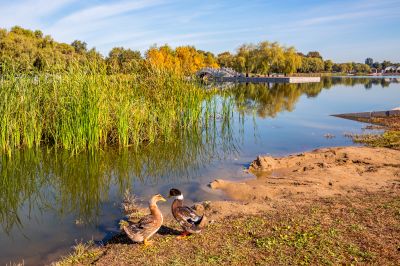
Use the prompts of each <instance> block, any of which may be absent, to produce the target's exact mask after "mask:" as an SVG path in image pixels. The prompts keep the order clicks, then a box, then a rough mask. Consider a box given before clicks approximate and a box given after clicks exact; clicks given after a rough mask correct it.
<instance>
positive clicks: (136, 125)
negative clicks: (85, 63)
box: [0, 67, 210, 155]
mask: <svg viewBox="0 0 400 266" xmlns="http://www.w3.org/2000/svg"><path fill="white" fill-rule="evenodd" d="M0 86H1V88H0V98H1V99H2V101H1V102H0V149H1V150H2V151H3V152H6V153H8V154H9V155H11V154H12V151H13V150H14V149H17V148H21V147H28V148H32V147H39V146H42V145H51V146H54V147H56V148H63V149H66V150H71V151H72V152H74V153H76V152H80V151H82V150H96V149H99V148H102V147H104V146H107V145H113V146H119V147H127V146H135V147H137V146H138V145H140V144H142V143H153V142H155V141H156V139H157V140H163V141H164V140H165V141H168V140H171V139H176V138H177V135H178V136H179V135H182V134H184V132H185V131H187V130H188V129H190V130H191V131H192V130H193V128H197V127H198V128H199V130H200V127H201V124H202V117H203V115H204V113H205V112H204V111H203V104H202V103H203V101H204V100H205V99H206V98H207V97H208V96H207V94H209V93H210V92H205V91H204V90H202V89H200V88H199V87H198V86H197V85H196V84H194V83H193V82H190V81H188V80H187V79H185V78H184V77H183V76H180V75H177V74H174V73H170V72H168V71H164V70H160V69H154V68H151V67H143V68H141V69H140V70H139V71H138V72H137V73H132V74H130V75H107V74H106V73H105V71H103V72H102V71H101V70H100V71H90V69H89V70H88V69H84V68H78V67H77V68H72V69H71V70H70V71H68V72H63V73H57V74H51V73H50V74H49V73H38V74H31V75H15V74H5V75H3V76H2V77H1V81H0Z"/></svg>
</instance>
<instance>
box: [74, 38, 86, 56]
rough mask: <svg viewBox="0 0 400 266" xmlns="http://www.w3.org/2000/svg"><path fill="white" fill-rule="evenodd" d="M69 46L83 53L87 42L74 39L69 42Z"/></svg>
mask: <svg viewBox="0 0 400 266" xmlns="http://www.w3.org/2000/svg"><path fill="white" fill-rule="evenodd" d="M71 46H72V47H74V48H75V51H76V52H77V53H80V54H83V53H86V52H87V43H86V42H82V41H79V40H75V41H73V42H72V43H71Z"/></svg>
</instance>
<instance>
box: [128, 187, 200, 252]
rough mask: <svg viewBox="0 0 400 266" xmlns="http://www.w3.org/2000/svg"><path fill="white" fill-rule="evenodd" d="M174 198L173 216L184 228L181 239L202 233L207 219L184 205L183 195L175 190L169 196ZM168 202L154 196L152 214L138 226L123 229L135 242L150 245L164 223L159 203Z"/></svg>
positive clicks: (150, 205) (137, 224)
mask: <svg viewBox="0 0 400 266" xmlns="http://www.w3.org/2000/svg"><path fill="white" fill-rule="evenodd" d="M168 197H172V198H174V201H173V203H172V206H171V211H172V215H173V216H174V218H175V220H176V221H178V223H179V224H180V225H181V227H182V228H183V232H182V234H181V235H180V236H179V238H184V237H186V236H187V235H189V234H193V233H200V231H201V229H202V228H203V227H204V225H205V220H206V219H205V217H204V215H203V216H200V215H198V214H197V213H196V212H195V211H194V210H193V209H192V208H190V207H187V206H184V205H183V195H182V193H181V192H180V191H179V190H178V189H176V188H173V189H171V190H170V191H169V196H168ZM158 201H166V199H165V198H164V197H163V196H161V195H160V194H157V195H154V196H153V197H152V198H151V199H150V201H149V209H150V214H149V215H147V216H144V217H143V218H141V219H140V220H139V222H138V223H136V224H133V223H131V224H125V225H123V226H122V229H123V230H124V231H125V233H126V234H127V235H128V237H129V238H130V239H131V240H132V241H133V242H136V243H138V242H143V244H144V245H146V246H147V245H149V244H150V243H151V242H150V241H149V238H151V237H152V236H153V235H154V234H155V233H156V232H157V231H158V229H160V227H161V225H162V223H163V215H162V213H161V211H160V209H158V206H157V202H158Z"/></svg>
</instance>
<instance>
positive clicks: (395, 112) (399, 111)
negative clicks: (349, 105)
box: [332, 107, 400, 119]
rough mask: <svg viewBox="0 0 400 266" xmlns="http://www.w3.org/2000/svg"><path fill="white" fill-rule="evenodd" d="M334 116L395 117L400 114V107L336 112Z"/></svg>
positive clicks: (352, 117) (351, 117)
mask: <svg viewBox="0 0 400 266" xmlns="http://www.w3.org/2000/svg"><path fill="white" fill-rule="evenodd" d="M332 116H336V117H341V118H346V119H360V118H361V119H362V118H364V119H365V118H366V119H370V118H373V117H393V116H400V107H397V108H394V109H392V110H387V111H372V112H362V113H346V114H335V115H332Z"/></svg>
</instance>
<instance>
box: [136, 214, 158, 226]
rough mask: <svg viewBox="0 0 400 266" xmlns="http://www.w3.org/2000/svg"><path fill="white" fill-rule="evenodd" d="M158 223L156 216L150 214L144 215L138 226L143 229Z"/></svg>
mask: <svg viewBox="0 0 400 266" xmlns="http://www.w3.org/2000/svg"><path fill="white" fill-rule="evenodd" d="M155 223H156V221H155V218H154V216H153V215H151V214H149V215H146V216H143V217H142V218H141V219H140V220H139V222H138V227H139V228H142V229H148V228H151V227H153V226H154V224H155Z"/></svg>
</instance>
